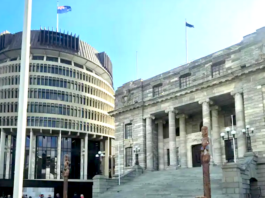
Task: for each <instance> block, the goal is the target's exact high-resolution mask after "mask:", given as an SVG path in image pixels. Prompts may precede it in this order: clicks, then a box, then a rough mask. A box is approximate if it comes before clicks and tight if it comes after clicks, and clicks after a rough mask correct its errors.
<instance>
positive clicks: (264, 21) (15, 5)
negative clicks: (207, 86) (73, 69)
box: [0, 0, 265, 89]
mask: <svg viewBox="0 0 265 198" xmlns="http://www.w3.org/2000/svg"><path fill="white" fill-rule="evenodd" d="M56 5H57V1H56V0H33V9H32V29H39V28H40V27H41V26H42V27H50V28H52V27H53V28H54V29H55V28H56ZM59 5H70V6H71V7H72V12H70V13H67V14H63V15H60V20H59V28H60V29H61V30H65V31H69V32H73V33H76V34H78V35H80V38H81V39H82V40H84V41H86V42H87V43H89V44H90V45H92V46H93V47H94V48H96V49H97V50H98V51H99V52H101V51H105V52H106V53H107V54H108V55H109V56H110V58H111V60H112V63H113V72H114V87H115V89H116V88H117V87H119V86H121V85H123V84H124V83H126V82H129V81H131V80H136V79H137V78H142V79H148V78H150V77H153V76H155V75H158V74H160V73H162V72H165V71H168V70H170V69H172V68H175V67H177V66H179V65H182V64H184V63H185V62H186V52H185V26H184V22H185V18H186V19H187V21H188V22H189V23H191V24H193V25H194V26H195V28H194V29H189V30H188V39H189V59H190V60H195V59H198V58H200V57H203V56H206V55H208V54H210V53H213V52H215V51H218V50H221V49H223V48H226V47H228V46H231V45H233V44H235V43H238V42H240V41H241V40H242V38H243V36H245V35H247V34H250V33H252V32H254V31H256V29H258V28H261V27H263V26H265V12H264V7H265V3H264V0H232V1H231V0H60V2H59ZM23 13H24V0H12V1H11V0H1V6H0V32H2V31H4V30H8V31H10V32H11V33H15V32H18V31H21V30H22V27H23ZM136 51H138V75H137V72H136Z"/></svg>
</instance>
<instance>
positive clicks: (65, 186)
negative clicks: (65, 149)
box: [63, 155, 71, 198]
mask: <svg viewBox="0 0 265 198" xmlns="http://www.w3.org/2000/svg"><path fill="white" fill-rule="evenodd" d="M70 164H71V163H70V159H69V156H68V155H65V156H64V170H63V177H64V184H63V198H67V193H68V177H69V173H70Z"/></svg>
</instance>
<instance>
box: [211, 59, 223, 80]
mask: <svg viewBox="0 0 265 198" xmlns="http://www.w3.org/2000/svg"><path fill="white" fill-rule="evenodd" d="M224 64H225V60H222V61H219V62H217V63H214V64H212V76H213V78H214V77H218V76H221V75H223V74H224V72H225V69H224Z"/></svg>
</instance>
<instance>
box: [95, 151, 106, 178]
mask: <svg viewBox="0 0 265 198" xmlns="http://www.w3.org/2000/svg"><path fill="white" fill-rule="evenodd" d="M96 157H97V158H99V171H98V174H99V175H101V174H102V171H101V161H102V158H103V157H105V155H104V153H103V152H102V151H99V152H98V154H96Z"/></svg>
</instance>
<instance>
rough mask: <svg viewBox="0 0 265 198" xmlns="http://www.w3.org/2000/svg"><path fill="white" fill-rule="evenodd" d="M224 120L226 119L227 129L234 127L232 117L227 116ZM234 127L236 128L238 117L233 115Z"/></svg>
mask: <svg viewBox="0 0 265 198" xmlns="http://www.w3.org/2000/svg"><path fill="white" fill-rule="evenodd" d="M224 119H225V127H229V126H232V118H231V115H225V116H224ZM233 125H234V126H236V116H235V115H233Z"/></svg>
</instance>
